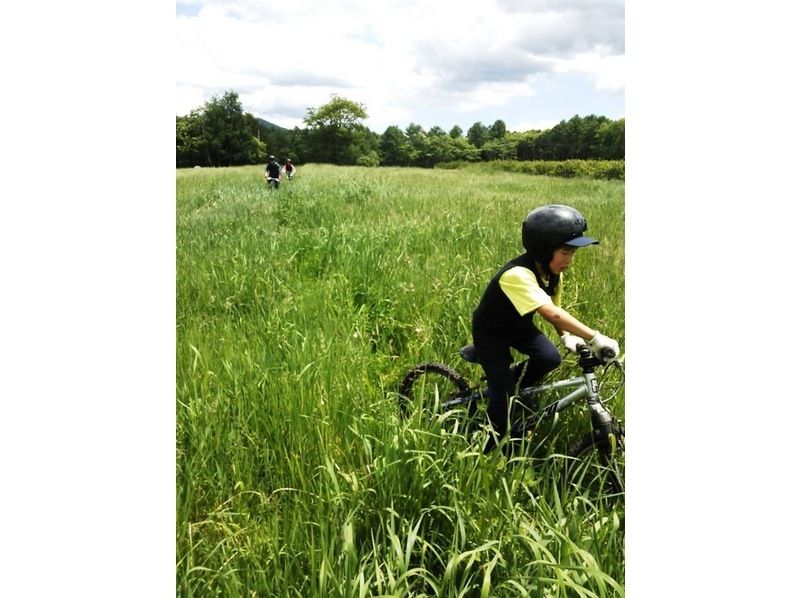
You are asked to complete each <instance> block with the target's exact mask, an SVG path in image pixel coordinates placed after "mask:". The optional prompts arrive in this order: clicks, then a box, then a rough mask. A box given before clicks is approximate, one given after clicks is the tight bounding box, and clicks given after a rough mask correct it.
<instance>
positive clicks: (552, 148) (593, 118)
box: [175, 91, 625, 168]
mask: <svg viewBox="0 0 800 598" xmlns="http://www.w3.org/2000/svg"><path fill="white" fill-rule="evenodd" d="M366 118H368V113H367V109H366V107H365V106H364V105H363V104H359V103H357V102H354V101H352V100H349V99H347V98H344V97H341V96H338V95H335V94H334V95H332V96H331V100H330V101H329V102H328V103H326V104H324V105H322V106H319V107H310V108H307V109H306V116H305V118H304V119H303V124H304V125H305V127H303V128H301V127H294V128H293V129H286V128H283V127H280V126H277V125H274V124H272V123H269V122H267V121H265V120H263V119H260V118H257V117H256V116H254V115H252V114H250V113H248V112H245V111H244V109H243V108H242V104H241V101H240V99H239V95H238V94H237V93H236V92H235V91H226V92H224V93H223V94H222V95H220V96H217V95H215V96H213V97H212V98H211V99H210V100H209V101H207V102H206V103H205V104H203V106H202V107H200V108H197V109H195V110H193V111H192V112H190V113H189V114H188V115H186V116H177V117H176V130H175V140H176V166H177V167H178V168H182V167H184V168H185V167H194V166H243V165H249V164H261V163H264V162H266V158H267V155H269V154H274V155H275V156H277V157H278V160H279V161H283V160H285V159H287V158H290V159H292V160H293V161H294V162H295V163H296V164H303V163H310V162H314V163H327V164H339V165H357V166H417V167H425V168H432V167H434V166H437V165H440V164H447V163H453V162H484V161H496V160H500V161H515V160H516V161H564V160H624V158H625V119H624V118H622V119H619V120H611V119H609V118H607V117H605V116H597V115H594V114H591V115H588V116H579V115H575V116H573V117H572V118H570V119H569V120H562V121H561V122H560V123H558V124H557V125H555V126H554V127H553V128H551V129H547V130H543V131H540V130H532V131H525V132H516V131H508V130H507V129H506V124H505V122H503V121H502V120H500V119H498V120H496V121H495V122H494V123H492V124H491V125H484V124H483V123H481V122H476V123H474V124H473V125H472V126H471V127H470V128H469V129H468V130H467V131H466V132H464V131H463V130H462V129H461V127H459V126H458V125H455V126H453V127H452V128H451V129H450V130H449V131H446V130H445V129H444V128H442V127H439V126H433V127H431V128H430V129H429V130H427V131H426V130H425V129H424V128H423V127H422V126H420V125H418V124H415V123H411V124H409V125H408V126H407V127H406V128H405V129H401V128H400V127H398V126H394V125H392V126H389V127H387V128H386V130H385V131H384V132H383V133H381V134H378V133H375V132H374V131H371V130H370V129H369V128H368V127H367V126H365V125H364V124H363V121H364V120H365V119H366Z"/></svg>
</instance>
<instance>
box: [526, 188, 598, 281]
mask: <svg viewBox="0 0 800 598" xmlns="http://www.w3.org/2000/svg"><path fill="white" fill-rule="evenodd" d="M586 228H587V226H586V219H585V218H584V217H583V216H582V215H581V213H580V212H579V211H578V210H576V209H575V208H571V207H569V206H562V205H556V204H554V205H549V206H541V207H539V208H536V209H535V210H533V211H532V212H531V213H530V214H528V216H527V217H526V218H525V221H524V222H523V223H522V245H523V247H525V251H527V252H528V253H529V254H530V255H532V256H533V258H534V259H535V260H536V261H537V262H539V263H540V264H542V265H543V266H545V267H547V266H548V265H549V264H550V260H552V259H553V252H554V251H555V250H556V248H558V247H559V246H560V245H571V246H572V247H583V246H585V245H593V244H597V243H600V241H598V240H597V239H592V238H590V237H585V236H584V235H583V233H584V231H585V230H586Z"/></svg>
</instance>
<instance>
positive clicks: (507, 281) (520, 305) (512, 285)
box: [499, 266, 553, 316]
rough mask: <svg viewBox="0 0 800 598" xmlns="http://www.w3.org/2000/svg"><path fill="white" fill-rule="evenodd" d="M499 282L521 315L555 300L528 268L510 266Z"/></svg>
mask: <svg viewBox="0 0 800 598" xmlns="http://www.w3.org/2000/svg"><path fill="white" fill-rule="evenodd" d="M499 282H500V288H501V289H502V290H503V292H504V293H505V294H506V297H508V298H509V300H510V301H511V303H512V304H513V305H514V307H515V308H516V310H517V312H518V313H519V315H521V316H524V315H525V314H528V313H530V312H532V311H536V310H537V309H539V308H540V307H541V306H542V305H547V304H550V303H552V302H553V301H552V300H551V299H550V296H549V295H548V294H547V293H545V291H544V289H543V288H542V287H540V286H539V283H537V282H536V276H535V275H534V274H533V272H531V271H530V270H528V268H524V267H522V266H515V267H513V268H509V269H508V270H506V271H505V272H503V274H502V275H501V276H500V281H499Z"/></svg>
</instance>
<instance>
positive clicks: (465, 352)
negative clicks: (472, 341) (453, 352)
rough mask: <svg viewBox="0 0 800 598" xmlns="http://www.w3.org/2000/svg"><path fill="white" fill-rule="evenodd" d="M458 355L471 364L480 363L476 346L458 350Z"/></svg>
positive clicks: (467, 346) (466, 346)
mask: <svg viewBox="0 0 800 598" xmlns="http://www.w3.org/2000/svg"><path fill="white" fill-rule="evenodd" d="M458 354H459V355H461V357H463V358H464V359H466V360H467V361H469V362H470V363H478V350H477V349H476V348H475V345H465V346H463V347H461V348H460V349H459V350H458Z"/></svg>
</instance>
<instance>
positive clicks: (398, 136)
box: [379, 125, 413, 166]
mask: <svg viewBox="0 0 800 598" xmlns="http://www.w3.org/2000/svg"><path fill="white" fill-rule="evenodd" d="M379 152H380V157H381V164H383V165H384V166H408V165H409V164H411V162H412V160H413V156H412V152H413V148H412V147H411V144H410V143H409V141H408V139H407V138H406V136H405V133H403V131H402V130H401V129H400V127H397V126H395V125H392V126H390V127H387V129H386V130H385V131H384V132H383V135H381V140H380V145H379Z"/></svg>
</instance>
